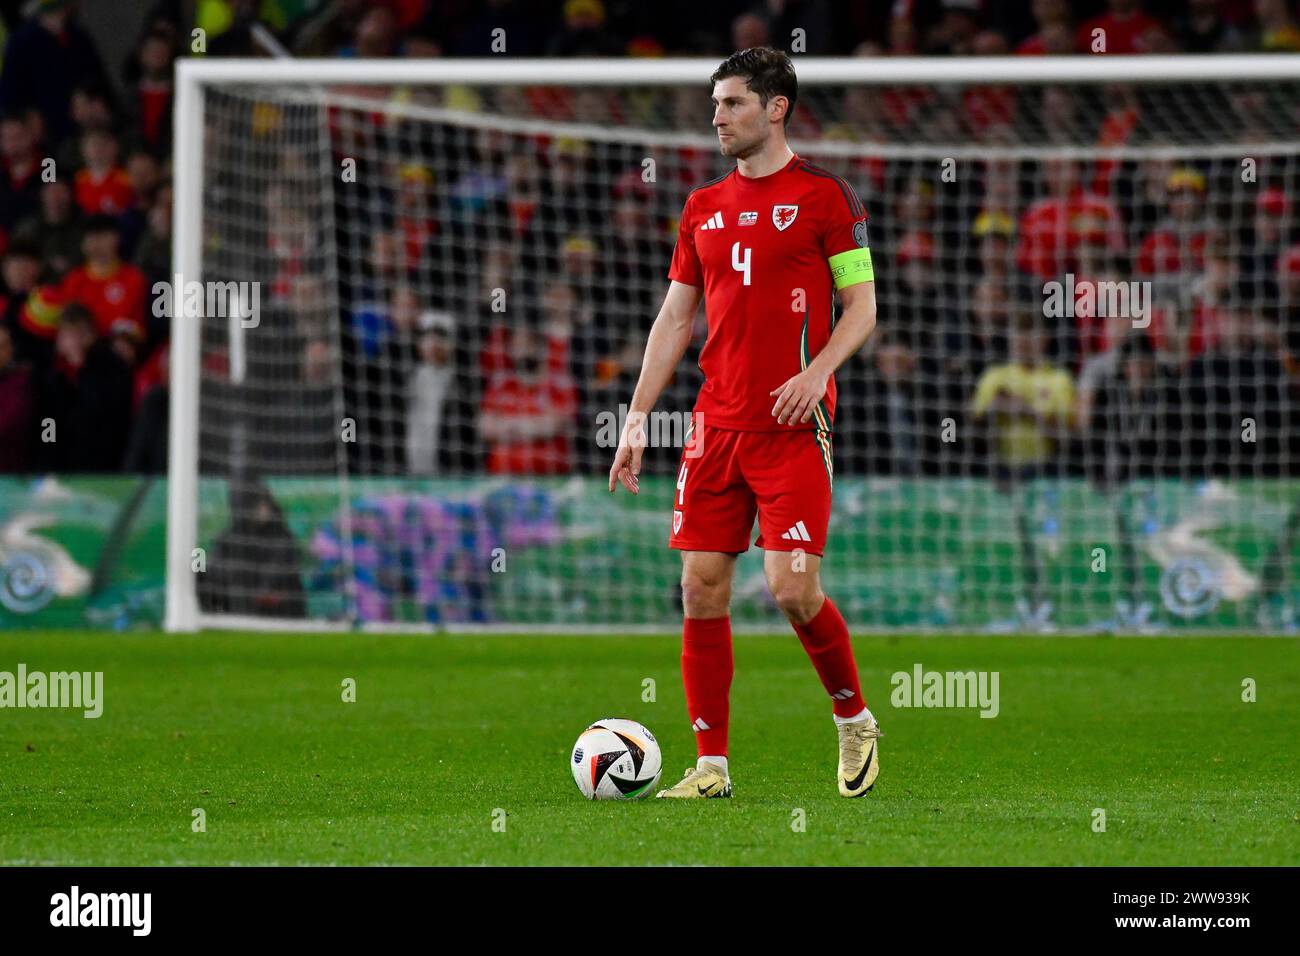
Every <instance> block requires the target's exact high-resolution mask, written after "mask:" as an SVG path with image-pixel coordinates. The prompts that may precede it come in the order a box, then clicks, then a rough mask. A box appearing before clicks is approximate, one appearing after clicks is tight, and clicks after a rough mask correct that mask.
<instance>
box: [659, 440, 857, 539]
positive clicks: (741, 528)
mask: <svg viewBox="0 0 1300 956" xmlns="http://www.w3.org/2000/svg"><path fill="white" fill-rule="evenodd" d="M699 428H700V429H701V433H700V434H698V435H693V436H692V439H691V441H688V442H687V443H686V448H685V449H683V451H682V461H681V465H680V466H679V468H678V470H677V488H676V491H675V492H674V497H673V524H672V535H671V537H670V538H669V539H668V544H669V547H673V548H677V549H678V550H679V551H722V552H726V553H730V554H739V553H740V552H742V551H748V550H749V534H750V531H751V530H752V529H753V527H754V515H755V514H757V515H758V532H759V533H758V539H757V540H756V541H755V542H754V544H755V545H757V546H758V547H760V548H764V549H766V550H768V551H796V550H802V551H806V552H807V553H809V554H816V555H819V556H820V555H821V554H822V553H823V552H824V551H825V548H826V526H827V524H828V523H829V522H830V517H831V474H832V468H833V463H832V459H831V438H830V433H829V432H826V431H823V430H821V429H816V430H809V429H793V428H792V429H789V430H786V431H770V432H742V431H729V430H726V429H722V428H710V427H709V426H708V425H701V426H699Z"/></svg>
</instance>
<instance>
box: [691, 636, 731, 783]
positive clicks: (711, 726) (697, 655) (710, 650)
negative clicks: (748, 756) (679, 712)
mask: <svg viewBox="0 0 1300 956" xmlns="http://www.w3.org/2000/svg"><path fill="white" fill-rule="evenodd" d="M734 671H735V664H734V662H733V660H732V656H731V618H730V617H707V618H703V617H688V618H686V620H685V623H684V625H683V627H682V683H683V684H685V685H686V710H687V716H688V717H690V719H691V728H692V729H693V730H694V731H695V746H696V752H697V754H698V755H699V756H701V757H706V756H707V757H725V756H727V718H728V717H729V715H730V712H731V702H730V700H729V697H730V694H731V675H732V673H733V672H734Z"/></svg>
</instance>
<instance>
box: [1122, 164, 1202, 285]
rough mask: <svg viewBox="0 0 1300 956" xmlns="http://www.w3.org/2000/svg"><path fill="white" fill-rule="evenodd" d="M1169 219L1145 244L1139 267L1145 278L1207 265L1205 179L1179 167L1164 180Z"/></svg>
mask: <svg viewBox="0 0 1300 956" xmlns="http://www.w3.org/2000/svg"><path fill="white" fill-rule="evenodd" d="M1165 196H1166V198H1167V202H1168V215H1167V216H1166V217H1165V218H1164V220H1163V221H1161V223H1160V224H1159V225H1158V226H1156V228H1155V229H1154V230H1152V232H1151V233H1150V234H1149V235H1148V236H1147V237H1146V238H1145V239H1143V240H1142V245H1141V247H1140V248H1139V249H1138V258H1137V266H1138V271H1139V272H1141V273H1142V274H1143V275H1149V276H1166V275H1170V274H1173V273H1179V272H1191V271H1192V270H1199V269H1200V268H1201V267H1202V266H1203V265H1204V261H1205V243H1206V239H1207V238H1208V237H1209V234H1210V222H1209V219H1208V216H1207V212H1206V204H1205V177H1204V176H1202V175H1201V174H1200V173H1198V172H1197V171H1196V170H1194V169H1192V168H1190V167H1187V166H1180V167H1177V168H1176V169H1174V170H1173V171H1172V172H1171V173H1170V174H1169V176H1168V178H1167V179H1166V180H1165Z"/></svg>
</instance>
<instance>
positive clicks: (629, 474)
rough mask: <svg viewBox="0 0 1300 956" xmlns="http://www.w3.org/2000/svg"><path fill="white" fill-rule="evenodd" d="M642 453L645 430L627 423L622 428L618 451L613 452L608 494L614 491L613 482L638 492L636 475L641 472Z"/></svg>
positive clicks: (635, 492)
mask: <svg viewBox="0 0 1300 956" xmlns="http://www.w3.org/2000/svg"><path fill="white" fill-rule="evenodd" d="M644 453H645V431H644V430H642V429H640V428H637V427H635V426H633V425H629V427H627V428H625V429H624V430H623V437H622V438H620V439H619V442H618V451H616V452H615V453H614V464H613V465H612V466H611V467H610V469H609V492H610V494H613V493H614V485H615V483H618V484H621V485H622V486H623V487H624V488H626V489H627V490H628V491H630V492H631V493H632V494H634V495H635V494H638V493H639V491H640V485H639V482H638V479H637V475H639V474H640V473H641V456H642V455H643V454H644Z"/></svg>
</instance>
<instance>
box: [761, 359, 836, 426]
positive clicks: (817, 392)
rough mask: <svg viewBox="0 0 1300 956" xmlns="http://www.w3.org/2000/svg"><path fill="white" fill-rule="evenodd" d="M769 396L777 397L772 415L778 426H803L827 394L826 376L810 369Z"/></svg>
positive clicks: (790, 379) (788, 380)
mask: <svg viewBox="0 0 1300 956" xmlns="http://www.w3.org/2000/svg"><path fill="white" fill-rule="evenodd" d="M768 394H769V395H775V396H776V404H775V405H773V406H772V415H773V416H774V417H775V418H776V423H777V424H778V425H787V424H789V425H802V424H803V423H804V422H806V421H808V419H809V418H811V417H812V413H813V409H815V408H816V407H817V403H818V402H820V401H821V400H822V396H823V395H825V394H826V376H825V375H824V374H822V373H820V372H818V371H816V370H815V369H813V368H811V367H809V368H806V369H804V370H803V371H802V372H800V373H799V374H798V375H795V376H794V377H793V378H788V379H786V380H785V383H784V384H782V385H781V387H780V388H774V389H772V391H770V392H768Z"/></svg>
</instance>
